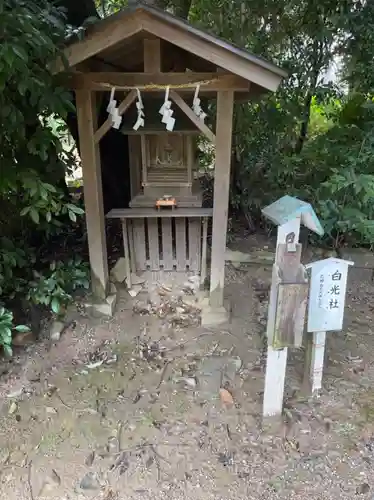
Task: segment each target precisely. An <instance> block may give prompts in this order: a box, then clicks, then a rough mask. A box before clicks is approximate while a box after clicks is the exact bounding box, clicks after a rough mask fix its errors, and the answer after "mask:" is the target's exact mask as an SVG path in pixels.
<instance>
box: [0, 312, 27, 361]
mask: <svg viewBox="0 0 374 500" xmlns="http://www.w3.org/2000/svg"><path fill="white" fill-rule="evenodd" d="M13 330H14V331H17V332H21V333H25V332H28V331H30V329H29V327H27V326H26V325H17V326H14V323H13V313H12V312H11V311H9V310H8V309H5V307H2V306H1V305H0V347H3V349H4V352H5V354H6V355H7V356H11V355H12V331H13Z"/></svg>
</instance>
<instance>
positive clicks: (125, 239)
mask: <svg viewBox="0 0 374 500" xmlns="http://www.w3.org/2000/svg"><path fill="white" fill-rule="evenodd" d="M121 223H122V235H123V252H124V256H125V268H126V285H127V288H128V289H130V288H131V287H132V283H131V270H130V246H129V238H128V235H127V223H126V219H125V218H123V219H121Z"/></svg>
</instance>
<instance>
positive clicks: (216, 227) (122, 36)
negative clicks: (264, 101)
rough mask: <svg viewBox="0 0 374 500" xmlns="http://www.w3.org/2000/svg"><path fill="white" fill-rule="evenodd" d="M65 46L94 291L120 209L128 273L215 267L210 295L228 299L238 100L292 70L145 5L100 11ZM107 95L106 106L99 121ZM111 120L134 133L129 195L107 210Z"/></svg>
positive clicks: (213, 299)
mask: <svg viewBox="0 0 374 500" xmlns="http://www.w3.org/2000/svg"><path fill="white" fill-rule="evenodd" d="M65 56H66V59H67V61H68V66H69V68H68V70H67V69H66V63H65V65H64V64H63V63H62V62H59V67H58V71H65V72H66V71H68V81H69V86H70V88H71V89H73V90H74V91H75V93H76V105H77V115H78V131H79V142H80V155H81V160H82V170H83V183H84V200H85V209H86V221H87V233H88V244H89V257H90V266H91V275H92V290H93V292H94V294H95V295H96V296H98V297H99V298H102V299H105V298H106V296H107V294H108V289H109V273H108V260H107V242H106V236H105V219H106V218H119V219H121V221H122V227H123V238H124V254H125V259H126V262H127V268H128V274H129V279H130V273H131V272H135V273H138V272H143V271H146V270H151V271H158V270H160V269H163V270H166V271H175V272H180V273H185V274H187V273H188V272H193V273H194V274H199V275H200V276H201V280H202V281H204V278H205V277H209V278H210V291H209V296H210V305H211V307H212V308H222V306H223V290H224V277H225V251H226V232H227V215H228V203H229V187H230V162H231V136H232V127H233V107H234V102H235V100H241V101H243V100H250V99H251V98H253V97H255V96H258V95H259V94H261V93H264V92H267V91H272V92H274V91H275V90H276V89H277V88H278V85H279V83H280V81H281V79H282V77H284V76H285V73H284V72H283V71H282V70H281V69H280V68H278V67H277V66H275V65H273V64H271V63H269V62H267V61H265V60H263V59H261V58H258V57H255V56H254V55H252V54H251V53H249V52H247V51H245V50H242V49H239V48H237V47H235V46H233V45H230V44H229V43H227V42H225V41H223V40H221V39H219V38H216V37H214V36H212V35H210V34H207V33H206V32H204V31H201V30H199V29H197V28H195V27H193V26H192V25H190V24H189V23H188V22H185V21H184V20H182V19H179V18H177V17H175V16H173V15H171V14H170V13H167V12H164V11H162V10H159V9H157V8H154V7H150V6H146V5H138V6H135V7H131V8H128V9H125V10H122V11H121V12H119V13H117V14H114V15H112V16H110V17H108V18H106V19H104V20H102V21H99V22H98V23H97V24H95V25H93V26H92V27H91V28H90V29H89V30H88V31H87V33H86V35H85V37H84V39H83V40H81V41H78V42H75V43H72V44H71V45H69V46H68V47H67V48H66V49H65ZM115 68H120V69H115ZM103 96H104V98H105V99H108V102H109V105H108V108H107V109H108V118H107V119H106V120H105V121H104V122H103V123H100V124H98V123H97V101H98V100H100V99H102V98H103ZM214 99H216V106H215V109H216V111H215V112H214V114H215V116H212V114H213V113H212V111H210V109H211V107H209V103H210V102H212V100H214ZM112 126H113V127H114V128H117V129H118V131H119V132H121V133H123V134H125V135H127V136H128V139H129V163H130V183H131V201H130V203H129V206H124V207H123V209H113V210H111V211H110V212H109V213H107V214H104V209H103V195H102V179H101V166H100V157H99V154H98V148H99V143H100V140H101V138H102V137H103V136H104V135H105V134H106V133H107V132H108V130H109V129H110V128H111V127H112ZM199 135H203V136H205V137H206V138H207V139H208V140H209V141H210V142H211V143H213V145H214V146H215V166H214V168H215V171H214V199H213V206H212V207H209V208H203V207H202V193H201V189H200V187H199V182H198V180H197V178H196V171H197V167H198V166H197V140H196V139H197V136H199ZM211 218H212V240H211V259H210V266H207V225H208V224H207V223H208V221H209V219H211ZM208 268H209V269H208Z"/></svg>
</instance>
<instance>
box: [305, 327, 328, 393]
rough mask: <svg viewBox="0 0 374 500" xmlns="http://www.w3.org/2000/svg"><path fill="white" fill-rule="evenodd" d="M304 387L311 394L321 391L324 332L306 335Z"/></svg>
mask: <svg viewBox="0 0 374 500" xmlns="http://www.w3.org/2000/svg"><path fill="white" fill-rule="evenodd" d="M306 335H307V340H306V363H305V372H304V385H305V386H306V389H307V390H308V392H309V390H311V392H312V394H316V393H317V394H318V392H319V391H320V390H321V389H322V375H323V364H324V358H325V343H326V332H314V333H307V334H306Z"/></svg>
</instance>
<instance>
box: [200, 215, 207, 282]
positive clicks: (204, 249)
mask: <svg viewBox="0 0 374 500" xmlns="http://www.w3.org/2000/svg"><path fill="white" fill-rule="evenodd" d="M202 223H203V246H202V251H201V273H200V287H201V288H204V282H205V279H206V258H207V245H208V217H203V220H202Z"/></svg>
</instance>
